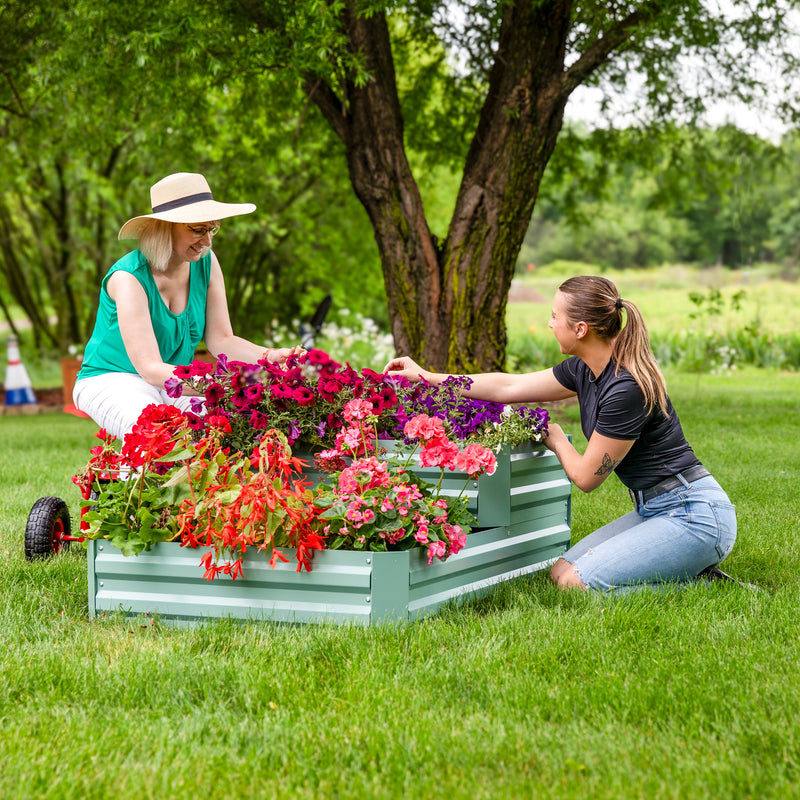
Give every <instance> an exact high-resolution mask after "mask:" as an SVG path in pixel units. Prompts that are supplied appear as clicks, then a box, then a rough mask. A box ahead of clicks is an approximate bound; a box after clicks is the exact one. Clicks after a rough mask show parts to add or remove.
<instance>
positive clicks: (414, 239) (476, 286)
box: [306, 0, 661, 372]
mask: <svg viewBox="0 0 800 800" xmlns="http://www.w3.org/2000/svg"><path fill="white" fill-rule="evenodd" d="M660 9H661V5H660V4H659V0H651V2H645V3H642V4H640V6H639V7H638V8H637V9H636V10H635V11H633V12H632V13H631V14H629V15H628V16H627V17H625V18H622V19H620V20H618V21H616V22H609V24H608V25H607V27H606V28H605V29H604V30H603V31H602V34H598V35H597V38H596V39H595V40H594V41H592V42H591V43H590V45H589V46H588V47H587V48H586V49H585V50H584V52H583V53H582V54H580V56H579V57H578V58H577V59H576V60H575V61H574V62H573V63H572V65H571V66H570V67H569V68H566V67H565V52H566V43H567V41H568V38H569V34H570V24H571V16H572V10H573V3H572V1H571V0H543V1H541V2H533V0H527V1H526V0H518V2H515V3H507V4H505V7H504V14H503V19H502V22H501V26H500V34H499V40H498V46H497V53H496V55H495V60H494V66H493V68H492V71H491V74H490V77H489V90H488V94H487V97H486V100H485V102H484V105H483V108H482V111H481V116H480V120H479V123H478V127H477V129H476V132H475V136H474V138H473V141H472V145H471V147H470V150H469V153H468V155H467V159H466V164H465V169H464V174H463V178H462V183H461V187H460V189H459V193H458V198H457V200H456V205H455V211H454V214H453V218H452V220H451V223H450V227H449V230H448V234H447V238H446V240H445V241H444V242H442V243H438V242H437V241H436V240H435V237H433V235H432V234H431V231H430V229H429V227H428V223H427V221H426V219H425V213H424V210H423V206H422V199H421V197H420V193H419V188H418V186H417V183H416V181H415V180H414V177H413V175H412V173H411V169H410V166H409V164H408V160H407V158H406V155H405V148H404V137H403V117H402V112H401V108H400V102H399V98H398V95H397V86H396V81H395V72H394V63H393V60H392V53H391V41H390V36H389V29H388V26H387V22H386V17H385V15H384V14H381V13H374V14H371V15H369V16H359V15H358V14H356V13H355V12H354V10H353V3H352V2H350V3H347V5H346V10H345V11H344V12H343V15H342V25H343V28H344V31H345V33H346V35H347V38H348V41H349V46H350V48H351V50H352V51H353V52H354V53H359V54H361V55H362V56H363V57H364V59H365V62H366V63H365V66H366V69H367V71H368V72H369V73H370V76H371V80H369V81H367V82H366V83H365V84H363V85H355V84H354V83H353V82H352V81H347V80H346V79H343V80H342V81H341V85H342V86H344V87H345V88H344V90H343V91H342V93H341V95H337V94H336V93H335V92H334V91H333V90H332V89H331V87H330V86H329V85H327V84H326V83H324V82H323V81H321V80H318V79H315V78H312V77H309V78H308V79H307V81H306V91H307V93H308V95H309V97H310V98H311V99H312V100H313V101H314V102H315V103H316V104H317V105H318V107H319V108H320V110H321V111H322V113H323V114H324V116H325V117H326V119H327V121H328V122H329V124H330V125H331V126H332V127H333V129H334V130H335V131H336V132H337V134H338V135H339V136H340V138H341V139H342V141H343V142H344V145H345V150H346V153H347V163H348V168H349V173H350V180H351V183H352V185H353V188H354V190H355V193H356V195H357V196H358V198H359V200H360V201H361V203H362V204H363V205H364V207H365V209H366V210H367V213H368V214H369V217H370V220H371V222H372V226H373V229H374V232H375V239H376V241H377V244H378V249H379V252H380V258H381V264H382V268H383V277H384V283H385V287H386V294H387V298H388V304H389V315H390V318H391V319H392V321H393V322H392V328H393V330H392V332H393V334H394V342H395V347H396V348H397V351H398V352H399V353H404V354H409V355H412V356H414V357H416V358H417V359H419V360H420V361H421V363H422V364H423V365H424V366H427V367H429V368H432V369H436V370H444V371H448V372H474V371H488V370H502V369H504V367H505V356H506V328H505V312H506V302H507V299H508V292H509V289H510V286H511V279H512V277H513V275H514V269H515V265H516V259H517V255H518V254H519V250H520V247H521V246H522V242H523V239H524V237H525V233H526V231H527V228H528V225H529V224H530V219H531V215H532V213H533V207H534V204H535V202H536V197H537V195H538V192H539V185H540V183H541V180H542V176H543V174H544V170H545V167H546V166H547V163H548V161H549V159H550V156H551V155H552V153H553V149H554V147H555V144H556V140H557V138H558V135H559V132H560V130H561V125H562V121H563V114H564V108H565V106H566V103H567V100H568V98H569V95H570V93H571V92H572V91H573V90H574V89H575V88H576V87H577V86H578V85H579V84H580V83H581V82H583V81H584V80H585V79H586V77H587V76H588V75H589V74H591V72H592V71H594V70H595V69H596V68H597V67H598V66H599V65H600V64H602V63H603V62H604V61H605V60H606V59H607V57H608V56H609V54H610V53H611V52H612V51H613V50H615V49H617V48H619V47H621V46H623V45H624V44H625V43H626V42H627V41H628V40H629V39H630V37H631V34H632V32H633V31H635V30H636V28H637V27H638V26H640V25H641V24H642V22H643V21H646V20H648V19H651V18H652V17H654V16H655V15H657V14H658V13H661V12H660Z"/></svg>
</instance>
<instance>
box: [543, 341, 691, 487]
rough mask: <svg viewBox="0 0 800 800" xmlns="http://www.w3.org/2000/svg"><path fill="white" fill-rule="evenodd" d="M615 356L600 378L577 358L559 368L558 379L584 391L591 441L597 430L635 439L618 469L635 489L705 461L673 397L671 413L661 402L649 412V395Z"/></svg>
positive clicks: (582, 403) (586, 432)
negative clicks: (695, 448)
mask: <svg viewBox="0 0 800 800" xmlns="http://www.w3.org/2000/svg"><path fill="white" fill-rule="evenodd" d="M615 369H616V363H615V362H614V360H613V359H611V360H609V362H608V364H607V365H606V368H605V369H604V370H603V372H602V373H601V374H600V375H599V376H598V377H597V378H595V377H594V373H592V371H591V370H590V369H589V367H588V366H587V365H586V363H585V362H583V361H581V359H580V358H578V357H577V356H572V357H571V358H568V359H566V360H565V361H562V362H561V363H560V364H557V365H556V366H555V367H554V368H553V374H554V375H555V377H556V380H557V381H558V382H559V383H560V384H561V385H562V386H564V387H565V388H567V389H569V390H570V391H573V392H575V393H576V394H577V395H578V403H579V404H580V409H581V428H582V430H583V435H584V436H585V437H586V439H587V441H588V440H589V439H590V438H591V436H592V434H593V433H594V432H595V431H597V432H598V433H600V434H602V435H603V436H608V437H609V439H633V440H634V442H633V446H632V447H631V449H630V450H629V451H628V454H627V455H626V456H625V458H623V459H622V461H621V462H620V463H619V464H618V465H617V467H616V469H615V470H614V471H615V472H616V473H617V475H618V476H619V479H620V480H621V481H622V482H623V483H624V484H625V486H627V487H628V488H629V489H634V490H637V489H647V488H649V487H650V486H653V485H654V484H656V483H658V482H659V481H662V480H664V478H669V477H671V476H672V475H676V474H677V473H679V472H683V470H685V469H688V468H689V467H692V466H695V465H696V464H699V463H700V461H699V460H698V458H697V456H696V455H695V454H694V451H693V450H692V448H691V447H690V446H689V443H688V442H687V441H686V437H685V436H684V435H683V428H681V423H680V420H679V419H678V415H677V414H676V413H675V409H674V408H673V407H672V402H671V401H670V400H669V398H667V410H668V411H669V416H668V417H665V416H664V414H662V412H661V410H660V409H659V408H658V406H655V407H654V408H653V409H652V411H650V412H648V411H647V406H646V404H645V399H644V393H643V392H642V390H641V389H640V388H639V385H638V384H637V383H636V381H635V380H634V379H633V377H632V376H631V374H630V373H629V372H628V371H627V370H625V369H621V370H620V371H619V374H618V375H615V374H614V372H615Z"/></svg>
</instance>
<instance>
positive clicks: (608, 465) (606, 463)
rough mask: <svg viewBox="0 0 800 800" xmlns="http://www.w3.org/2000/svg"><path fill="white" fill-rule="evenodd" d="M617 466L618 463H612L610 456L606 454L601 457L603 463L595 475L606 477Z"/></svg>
mask: <svg viewBox="0 0 800 800" xmlns="http://www.w3.org/2000/svg"><path fill="white" fill-rule="evenodd" d="M617 464H619V461H612V460H611V456H610V455H609V454H608V453H606V454H605V455H604V456H603V463H602V464H601V465H600V466H599V467H598V468H597V472H595V475H608V474H609V473H610V472H613V471H614V467H616V466H617Z"/></svg>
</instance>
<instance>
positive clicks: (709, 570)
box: [697, 566, 735, 581]
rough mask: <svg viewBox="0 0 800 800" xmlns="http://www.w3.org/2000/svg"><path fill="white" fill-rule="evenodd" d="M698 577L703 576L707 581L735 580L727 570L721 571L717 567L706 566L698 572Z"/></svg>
mask: <svg viewBox="0 0 800 800" xmlns="http://www.w3.org/2000/svg"><path fill="white" fill-rule="evenodd" d="M697 577H698V578H705V579H706V580H707V581H732V580H735V579H734V578H732V577H731V576H730V575H728V573H727V572H723V571H722V570H721V569H720V568H719V567H714V566H711V567H706V568H705V569H704V570H703V571H702V572H701V573H699V574H698V576H697Z"/></svg>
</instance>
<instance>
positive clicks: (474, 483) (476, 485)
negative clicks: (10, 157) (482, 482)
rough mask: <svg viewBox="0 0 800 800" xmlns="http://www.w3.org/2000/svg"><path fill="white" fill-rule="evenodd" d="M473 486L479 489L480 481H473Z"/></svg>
mask: <svg viewBox="0 0 800 800" xmlns="http://www.w3.org/2000/svg"><path fill="white" fill-rule="evenodd" d="M472 485H473V486H474V487H475V488H476V489H477V488H478V481H472Z"/></svg>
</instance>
